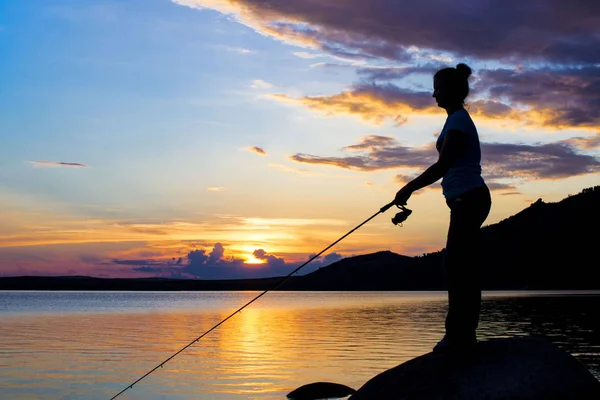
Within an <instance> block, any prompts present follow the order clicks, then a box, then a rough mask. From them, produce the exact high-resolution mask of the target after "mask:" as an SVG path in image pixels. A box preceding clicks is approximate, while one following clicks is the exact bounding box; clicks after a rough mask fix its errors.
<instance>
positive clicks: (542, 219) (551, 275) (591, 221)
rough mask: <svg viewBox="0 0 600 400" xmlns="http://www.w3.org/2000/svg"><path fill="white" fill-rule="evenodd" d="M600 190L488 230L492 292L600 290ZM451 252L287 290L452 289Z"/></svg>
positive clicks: (30, 280)
mask: <svg viewBox="0 0 600 400" xmlns="http://www.w3.org/2000/svg"><path fill="white" fill-rule="evenodd" d="M599 205H600V186H594V187H591V188H587V189H584V190H583V191H581V192H580V193H578V194H576V195H571V196H568V197H567V198H565V199H563V200H561V201H559V202H555V203H545V202H544V201H543V200H542V199H538V200H537V201H536V202H534V203H532V204H531V205H530V206H529V207H527V208H525V209H524V210H522V211H521V212H519V213H517V214H515V215H513V216H511V217H509V218H506V219H504V220H502V221H500V222H498V223H496V224H492V225H488V226H484V227H483V228H482V239H483V254H484V258H483V268H482V280H483V287H484V290H485V289H487V290H500V289H509V290H510V289H532V290H533V289H600V281H599V280H598V279H597V278H596V272H597V270H598V269H599V266H600V263H599V256H600V249H599V244H600V242H599V241H598V238H599V235H598V231H599V230H598V227H599V226H600V209H599V207H598V206H599ZM442 257H443V249H442V250H440V251H438V252H434V253H430V254H425V255H423V256H416V257H409V256H403V255H399V254H396V253H393V252H390V251H382V252H376V253H372V254H365V255H359V256H355V257H349V258H345V259H342V260H340V261H338V262H335V263H333V264H331V265H329V266H327V267H323V268H320V269H319V270H317V271H314V272H312V273H310V274H307V275H304V276H294V277H292V278H290V279H289V280H288V281H286V283H285V284H284V285H282V286H281V287H280V288H279V289H280V290H444V289H445V285H444V279H443V272H442ZM279 280H280V278H264V279H238V280H176V279H162V278H151V279H101V278H89V277H55V278H51V277H8V278H0V290H266V289H269V288H271V287H273V286H274V285H275V284H276V283H277V282H279Z"/></svg>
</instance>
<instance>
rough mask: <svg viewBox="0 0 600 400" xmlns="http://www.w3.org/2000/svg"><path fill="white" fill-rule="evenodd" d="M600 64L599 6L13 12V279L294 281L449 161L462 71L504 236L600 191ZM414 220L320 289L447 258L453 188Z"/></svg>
mask: <svg viewBox="0 0 600 400" xmlns="http://www.w3.org/2000/svg"><path fill="white" fill-rule="evenodd" d="M460 4H462V6H461V5H460ZM598 49H600V3H599V2H594V1H589V0H581V1H569V2H566V1H562V2H559V1H548V0H532V1H527V2H523V1H517V0H508V1H507V0H503V1H489V2H480V1H476V0H470V1H467V2H462V3H457V2H450V1H443V0H426V1H412V2H408V1H406V2H400V1H397V0H370V1H365V0H346V1H339V0H319V1H313V0H303V1H300V0H261V1H258V0H256V1H253V0H144V1H141V0H114V1H103V0H98V1H93V0H85V1H82V0H32V1H2V0H0V59H1V61H0V143H1V146H0V276H9V275H89V276H99V277H150V276H166V277H198V278H207V279H212V278H231V277H259V276H272V275H283V274H287V273H289V272H291V271H292V270H293V269H294V268H295V267H296V266H298V265H299V263H302V262H304V261H306V260H308V259H309V257H310V256H311V255H313V254H315V253H318V252H320V251H321V250H323V249H324V248H325V247H327V246H328V245H330V244H331V243H333V242H334V241H336V240H337V239H338V238H340V237H341V236H343V235H344V234H345V233H347V232H348V231H350V230H351V229H353V228H354V227H356V226H357V225H359V224H360V223H361V222H363V221H364V220H366V219H367V218H369V217H370V216H372V215H373V214H374V213H376V212H377V211H378V210H379V208H380V207H381V206H383V205H385V204H387V203H389V202H390V201H391V200H393V198H394V195H395V193H396V191H397V190H398V189H399V188H400V187H401V186H402V184H403V183H404V182H406V181H407V179H410V178H411V177H414V176H416V175H417V174H419V173H420V172H421V171H423V170H424V169H425V168H427V167H428V166H429V165H430V164H432V163H433V162H435V161H436V159H437V153H436V151H435V149H434V142H435V139H436V135H437V134H438V133H439V131H440V130H441V128H442V125H443V123H444V121H445V118H446V114H445V111H444V110H442V109H440V108H437V107H436V105H435V101H434V99H433V98H432V76H433V74H434V73H435V71H436V70H438V69H439V68H443V67H446V66H455V65H456V64H457V63H460V62H465V63H467V64H468V65H469V66H471V68H472V69H473V76H472V77H471V79H470V83H471V94H470V96H469V97H468V98H467V109H468V110H469V112H470V113H471V116H472V117H473V120H474V121H475V123H476V125H477V128H478V130H479V134H480V139H481V142H482V152H483V160H482V167H483V174H484V178H485V179H486V182H487V183H488V185H489V186H490V188H491V189H492V190H493V191H492V201H493V205H492V211H491V214H490V216H489V218H488V220H487V221H486V224H492V223H495V222H498V221H500V220H502V219H504V218H507V217H509V216H511V215H513V214H515V213H516V212H518V211H520V210H522V209H523V208H525V207H527V206H528V205H529V203H530V202H532V201H535V200H537V199H538V198H540V197H541V198H542V199H543V200H544V201H546V202H552V201H558V200H561V199H562V198H564V197H566V196H568V195H569V194H575V193H578V192H580V191H581V190H582V189H583V188H586V187H590V186H594V185H598V184H599V182H600V111H599V110H600V51H598ZM408 207H409V208H411V209H412V210H413V214H412V215H411V217H410V218H409V219H408V221H406V222H405V224H404V226H403V227H399V226H394V225H393V224H392V223H391V218H392V217H393V215H394V213H395V212H396V211H397V209H396V208H395V207H394V208H392V209H390V210H389V211H388V212H387V213H385V214H384V215H379V216H377V217H376V218H374V219H373V220H371V221H370V222H369V223H368V224H367V225H365V226H363V227H362V228H361V229H359V230H358V231H356V232H355V233H353V234H352V235H351V236H349V237H348V238H346V239H345V240H344V241H342V242H341V243H340V244H338V245H336V246H335V247H334V248H332V249H331V250H330V251H328V252H327V253H325V254H324V257H321V258H320V259H319V260H316V261H315V262H313V263H311V264H309V265H308V266H307V267H306V268H305V269H304V270H303V271H302V272H303V273H304V272H309V271H312V270H314V269H315V268H317V267H319V266H322V265H326V264H328V263H331V262H333V261H337V260H339V259H341V258H343V257H348V256H352V255H357V254H365V253H371V252H375V251H381V250H391V251H393V252H396V253H400V254H405V255H420V254H422V253H424V252H431V251H438V250H440V249H441V248H443V246H444V243H445V239H446V232H447V224H448V221H449V210H448V208H447V206H446V204H445V202H444V198H443V195H442V193H441V190H440V187H439V182H438V184H436V185H433V186H431V187H430V188H427V189H424V190H422V191H420V192H419V193H417V194H415V195H414V196H413V197H412V198H411V199H410V201H409V204H408ZM325 256H326V257H325Z"/></svg>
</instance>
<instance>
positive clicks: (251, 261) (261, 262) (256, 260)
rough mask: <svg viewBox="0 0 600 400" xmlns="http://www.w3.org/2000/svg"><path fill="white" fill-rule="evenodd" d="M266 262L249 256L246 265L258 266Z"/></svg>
mask: <svg viewBox="0 0 600 400" xmlns="http://www.w3.org/2000/svg"><path fill="white" fill-rule="evenodd" d="M264 263H265V260H261V259H258V258H256V257H254V255H252V254H249V255H248V256H246V260H245V261H244V264H254V265H258V264H264Z"/></svg>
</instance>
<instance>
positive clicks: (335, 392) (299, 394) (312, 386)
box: [287, 382, 356, 400]
mask: <svg viewBox="0 0 600 400" xmlns="http://www.w3.org/2000/svg"><path fill="white" fill-rule="evenodd" d="M354 392H356V390H354V389H352V388H351V387H348V386H345V385H341V384H339V383H332V382H315V383H309V384H308V385H304V386H300V387H299V388H298V389H296V390H293V391H291V392H290V393H288V395H287V398H288V399H290V400H319V399H339V398H342V397H347V396H349V395H351V394H352V393H354Z"/></svg>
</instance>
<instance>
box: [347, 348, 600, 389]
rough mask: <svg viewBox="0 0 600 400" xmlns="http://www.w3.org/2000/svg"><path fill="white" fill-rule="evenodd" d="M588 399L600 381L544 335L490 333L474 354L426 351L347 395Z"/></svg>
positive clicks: (598, 387)
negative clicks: (504, 336) (495, 336)
mask: <svg viewBox="0 0 600 400" xmlns="http://www.w3.org/2000/svg"><path fill="white" fill-rule="evenodd" d="M365 399H368V400H374V399H377V400H392V399H393V400H417V399H418V400H430V399H435V400H450V399H452V400H475V399H477V400H555V399H556V400H558V399H568V400H584V399H585V400H587V399H590V400H591V399H600V382H598V380H597V379H596V378H595V377H594V376H593V375H592V374H591V373H590V371H588V369H587V368H585V367H584V366H583V365H582V364H580V363H579V362H578V361H577V360H576V359H575V358H574V357H573V356H572V355H570V354H568V353H566V352H565V351H563V350H561V349H560V348H558V347H557V346H555V345H554V344H552V343H551V342H549V341H546V340H543V339H534V338H525V337H523V338H510V339H491V340H488V341H482V342H480V343H479V344H478V346H477V350H476V352H475V353H473V354H471V355H468V356H467V355H451V354H436V353H428V354H425V355H423V356H420V357H417V358H415V359H412V360H410V361H407V362H405V363H403V364H400V365H398V366H397V367H394V368H392V369H389V370H387V371H385V372H383V373H381V374H379V375H377V376H375V377H374V378H372V379H371V380H369V381H368V382H367V383H365V384H364V385H363V386H362V387H361V388H359V389H358V390H357V391H356V393H354V394H353V395H352V396H350V399H349V400H365Z"/></svg>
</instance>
